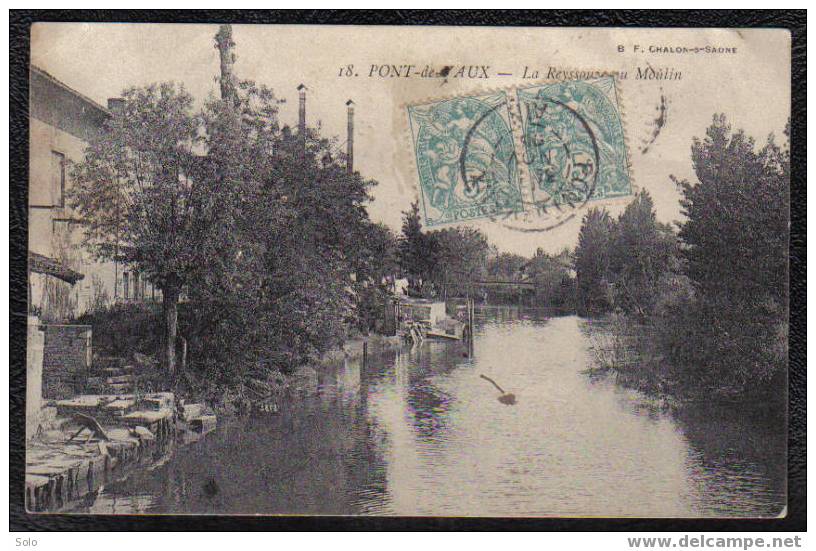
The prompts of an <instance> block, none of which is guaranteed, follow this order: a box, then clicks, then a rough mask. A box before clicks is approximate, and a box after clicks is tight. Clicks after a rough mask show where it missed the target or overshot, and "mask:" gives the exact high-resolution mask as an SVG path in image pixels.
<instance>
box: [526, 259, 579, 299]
mask: <svg viewBox="0 0 816 551" xmlns="http://www.w3.org/2000/svg"><path fill="white" fill-rule="evenodd" d="M571 256H572V255H570V253H569V251H568V250H566V249H565V250H563V251H561V253H559V254H557V255H554V256H553V255H549V254H547V253H546V252H544V249H542V248H540V247H539V248H538V249H537V250H536V252H535V254H534V255H533V257H532V258H531V259H530V260H529V261H528V262H527V264H526V266H525V272H526V273H527V279H528V280H529V281H531V282H532V283H535V286H536V292H535V298H536V302H537V303H538V304H540V305H542V306H549V307H555V308H571V307H572V306H573V302H574V297H573V293H574V281H573V278H572V277H571V275H570V268H571V265H572V258H571Z"/></svg>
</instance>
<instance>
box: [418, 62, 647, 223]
mask: <svg viewBox="0 0 816 551" xmlns="http://www.w3.org/2000/svg"><path fill="white" fill-rule="evenodd" d="M408 116H409V121H410V126H411V133H412V136H413V145H414V153H415V155H416V160H417V169H418V175H419V184H420V185H419V188H420V195H421V201H422V205H423V210H424V213H425V223H426V224H427V225H428V226H437V225H441V224H448V223H453V222H459V221H463V220H473V219H479V218H507V217H509V216H513V215H515V214H518V213H522V212H528V213H536V214H538V215H540V216H552V215H553V213H556V214H560V213H564V212H565V211H572V210H574V209H575V208H578V207H580V206H583V205H585V204H586V203H588V202H589V201H593V200H599V199H609V198H615V197H622V196H626V195H631V193H632V183H631V178H630V174H629V162H628V158H627V151H626V140H625V136H624V128H623V121H622V117H621V111H620V105H619V102H618V97H617V92H616V88H615V82H614V77H612V76H603V77H600V78H596V79H591V80H572V81H559V82H552V83H545V84H539V85H535V86H530V87H518V88H515V89H511V90H508V91H506V92H505V91H501V92H497V93H493V94H489V95H483V96H463V97H455V98H447V99H444V100H440V101H436V102H430V103H426V104H423V105H416V106H410V107H408Z"/></svg>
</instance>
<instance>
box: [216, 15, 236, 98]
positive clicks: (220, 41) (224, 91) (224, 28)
mask: <svg viewBox="0 0 816 551" xmlns="http://www.w3.org/2000/svg"><path fill="white" fill-rule="evenodd" d="M215 47H216V48H218V52H219V54H220V55H221V99H223V100H226V99H229V98H232V100H233V102H234V103H235V104H236V105H237V103H238V95H237V93H236V91H235V76H234V75H233V72H232V68H233V64H234V63H235V53H233V48H234V47H235V42H233V40H232V25H221V26H220V27H219V28H218V33H217V34H216V35H215Z"/></svg>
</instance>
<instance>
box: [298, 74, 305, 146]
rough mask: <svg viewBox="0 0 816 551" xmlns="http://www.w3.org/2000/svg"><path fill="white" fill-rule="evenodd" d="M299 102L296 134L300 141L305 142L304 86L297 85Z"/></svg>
mask: <svg viewBox="0 0 816 551" xmlns="http://www.w3.org/2000/svg"><path fill="white" fill-rule="evenodd" d="M297 90H298V96H299V100H300V103H299V105H298V134H299V138H300V140H301V141H302V142H304V143H305V142H306V86H305V85H303V84H300V85H299V86H298V87H297Z"/></svg>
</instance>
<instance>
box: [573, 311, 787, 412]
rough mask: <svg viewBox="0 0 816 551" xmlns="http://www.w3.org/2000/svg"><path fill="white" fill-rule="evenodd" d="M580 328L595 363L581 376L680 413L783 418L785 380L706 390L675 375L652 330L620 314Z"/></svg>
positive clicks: (589, 320) (588, 320) (587, 321)
mask: <svg viewBox="0 0 816 551" xmlns="http://www.w3.org/2000/svg"><path fill="white" fill-rule="evenodd" d="M582 323H583V324H584V331H585V333H586V334H587V336H588V338H589V342H590V351H591V352H592V355H593V358H594V360H595V361H594V365H592V366H591V367H588V368H587V369H586V370H585V373H586V374H587V375H588V376H590V377H592V378H600V377H614V379H615V382H616V383H617V384H619V385H621V386H623V387H626V388H630V389H634V390H637V391H638V392H639V393H640V394H641V395H642V396H643V399H644V402H648V403H650V404H651V405H653V406H654V407H657V408H660V409H664V410H665V409H671V410H673V411H681V410H685V409H701V408H706V407H709V406H711V405H712V404H716V406H717V407H721V408H727V409H730V410H732V411H734V412H739V413H740V414H744V415H750V416H756V417H763V416H768V415H774V416H777V417H778V416H784V412H785V399H786V398H785V397H786V392H785V389H784V387H785V385H784V381H783V380H778V381H774V383H779V384H769V385H767V386H768V387H769V388H770V390H768V389H764V390H763V389H761V388H758V389H753V391H752V392H747V393H746V392H743V393H736V392H728V389H724V388H718V387H712V386H710V385H708V386H706V385H703V384H701V383H700V382H699V381H696V380H693V379H690V378H686V379H684V378H681V377H680V376H679V375H678V373H679V371H678V370H677V369H674V368H673V366H671V365H670V364H669V362H668V360H667V358H666V357H665V355H664V354H663V353H662V351H661V350H660V347H659V343H658V337H657V336H656V335H655V332H656V330H655V328H654V327H652V326H650V325H646V324H639V323H635V322H633V321H632V320H630V319H628V318H627V317H626V316H624V315H618V314H611V315H608V316H604V317H599V318H584V319H583V321H582Z"/></svg>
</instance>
